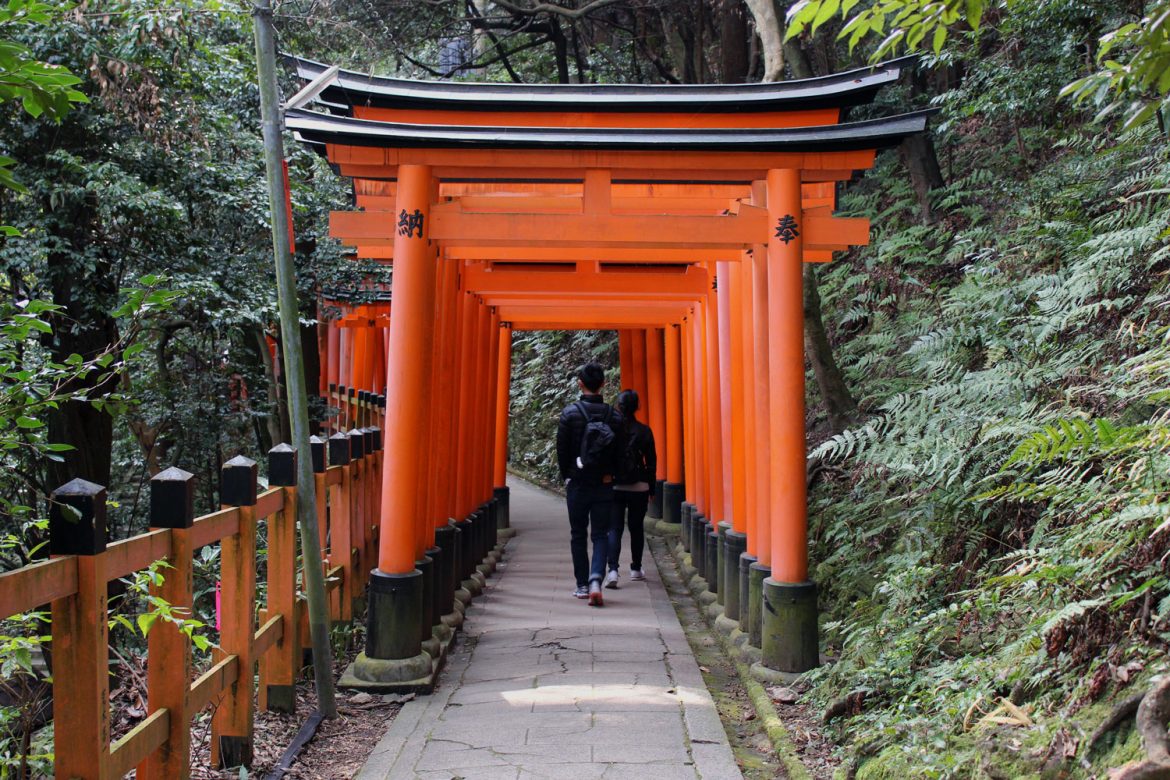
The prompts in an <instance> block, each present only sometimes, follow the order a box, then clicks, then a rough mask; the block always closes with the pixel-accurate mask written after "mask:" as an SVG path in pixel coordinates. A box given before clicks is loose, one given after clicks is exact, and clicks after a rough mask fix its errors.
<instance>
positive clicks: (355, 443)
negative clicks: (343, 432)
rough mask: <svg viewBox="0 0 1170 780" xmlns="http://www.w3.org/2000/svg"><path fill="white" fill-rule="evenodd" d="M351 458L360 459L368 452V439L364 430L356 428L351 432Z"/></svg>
mask: <svg viewBox="0 0 1170 780" xmlns="http://www.w3.org/2000/svg"><path fill="white" fill-rule="evenodd" d="M348 435H349V458H350V460H359V459H360V458H362V457H363V456H364V455H365V454H366V446H365V445H366V441H365V437H364V436H363V435H362V432H361V431H360V430H358V429H357V428H354V429H353V430H352V431H350V432H349V434H348Z"/></svg>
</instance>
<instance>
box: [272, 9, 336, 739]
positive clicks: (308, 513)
mask: <svg viewBox="0 0 1170 780" xmlns="http://www.w3.org/2000/svg"><path fill="white" fill-rule="evenodd" d="M252 19H253V23H254V27H255V31H256V65H257V77H258V80H259V82H260V123H261V127H262V129H263V133H264V163H265V168H266V170H267V179H268V202H269V205H270V206H271V208H272V253H273V259H274V260H275V262H276V291H277V296H278V304H279V309H280V335H281V342H282V343H283V345H284V385H285V388H286V389H287V391H288V414H289V419H290V421H291V423H292V438H293V440H292V445H293V446H294V447H296V450H297V521H298V523H297V524H298V525H299V526H300V531H301V560H302V561H304V570H305V590H306V591H307V595H308V597H309V635H310V638H311V641H312V643H313V680H314V683H315V684H316V687H317V709H318V711H320V713H321V714H322V715H324V716H325V717H327V718H336V717H337V702H336V701H335V697H334V693H333V657H332V652H331V649H330V646H329V605H328V602H327V601H326V599H325V574H324V572H323V571H322V569H321V564H320V561H321V543H320V541H319V540H320V537H319V536H318V532H317V497H316V483H315V481H314V479H313V458H312V450H311V448H310V446H309V400H308V392H307V391H306V389H305V368H304V358H303V356H302V354H301V325H300V316H299V309H298V306H297V283H296V275H295V272H294V270H293V255H292V252H293V248H292V246H291V245H290V241H289V233H290V230H289V226H290V225H291V220H292V215H291V214H289V213H288V201H286V200H285V195H284V140H283V138H282V137H281V118H280V103H279V100H278V97H277V88H276V44H275V40H274V35H273V32H272V4H271V0H255V5H254V6H253V8H252ZM286 630H288V631H290V632H291V631H295V630H296V627H295V626H288V627H286Z"/></svg>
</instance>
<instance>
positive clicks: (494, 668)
mask: <svg viewBox="0 0 1170 780" xmlns="http://www.w3.org/2000/svg"><path fill="white" fill-rule="evenodd" d="M509 482H510V487H511V489H512V494H511V524H512V527H513V528H514V529H516V536H515V538H513V539H512V540H511V541H510V542H509V543H508V546H507V548H506V550H505V554H504V558H503V560H502V561H501V564H500V566H499V569H498V570H497V572H496V576H495V577H494V578H493V579H492V580H491V581H489V583H488V586H487V588H486V589H485V590H484V593H483V595H482V596H481V597H480V598H479V599H477V600H476V601H475V602H473V604H472V605H471V606H470V607H469V609H468V611H467V615H466V617H467V622H466V623H465V624H464V627H463V629H464V633H463V634H462V635H461V636H460V637H459V638H458V639H457V641H456V645H455V647H454V651H453V652H452V654H451V656H450V659H449V661H448V666H447V669H446V670H445V671H444V672H443V674H442V676H441V678H440V681H439V685H438V687H437V689H436V690H435V693H434V694H433V695H431V696H428V697H423V698H420V699H416V700H414V701H411V702H409V703H407V704H406V705H405V706H404V707H403V708H402V711H401V712H399V713H398V716H397V717H396V718H395V720H394V722H393V723H392V724H391V727H390V729H389V731H387V733H386V735H385V736H384V737H383V738H382V739H381V740H380V741H379V742H378V744H377V745H376V746H375V747H374V750H373V752H372V753H371V755H370V757H369V759H368V760H367V762H366V765H365V766H364V767H363V769H362V771H361V772H360V773H359V774H358V778H360V779H361V780H375V779H377V780H381V779H382V778H390V779H392V780H400V779H401V780H406V779H407V778H424V779H425V780H454V778H466V780H496V779H497V778H514V779H516V780H519V779H520V778H566V779H574V778H583V779H591V778H606V779H608V778H631V779H632V780H634V779H636V780H651V779H652V780H671V779H672V778H702V779H703V780H723V778H740V777H742V775H741V773H740V771H739V768H738V767H737V766H736V762H735V758H734V755H733V754H732V750H731V747H730V745H729V743H728V740H727V735H726V733H725V732H724V729H723V724H722V723H721V721H720V719H719V714H718V711H717V709H716V707H715V703H714V701H713V700H712V698H711V695H710V694H709V693H708V691H707V689H706V687H705V686H704V683H703V677H702V673H701V672H700V670H699V666H698V663H697V662H696V661H695V658H694V655H693V654H692V652H691V649H690V646H689V645H688V643H687V640H686V636H685V634H684V632H683V628H682V626H681V625H680V623H679V621H678V618H677V616H676V615H675V611H674V607H673V606H672V604H671V602H670V599H669V597H668V596H667V594H666V591H665V590H664V589H663V586H662V581H661V577H660V575H659V572H658V569H657V567H656V566H655V563H654V559H653V557H652V556H651V555H650V551H649V550H647V551H646V554H645V556H644V560H643V569H644V571H645V573H646V581H645V582H630V581H629V579H628V576H627V574H628V572H627V571H626V570H623V572H622V580H621V583H620V588H619V589H617V590H606V591H605V598H606V606H605V607H604V608H601V609H597V608H591V607H588V606H587V605H586V604H585V602H584V601H581V600H578V599H575V598H573V597H572V595H571V593H572V590H573V588H574V586H575V583H574V581H573V574H572V565H571V563H570V559H569V549H568V538H569V533H568V519H567V516H566V513H565V506H564V501H563V499H560V498H559V497H557V496H555V495H554V494H552V493H549V492H547V491H544V490H540V489H538V488H536V487H534V486H532V485H530V484H528V483H526V482H522V481H519V480H517V479H515V478H511V479H510V480H509ZM628 541H629V540H628V537H627V538H626V539H625V542H626V553H625V559H626V560H628Z"/></svg>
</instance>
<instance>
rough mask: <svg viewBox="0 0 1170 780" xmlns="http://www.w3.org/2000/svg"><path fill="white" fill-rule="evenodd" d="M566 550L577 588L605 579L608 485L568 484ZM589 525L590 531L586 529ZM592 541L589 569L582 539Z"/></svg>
mask: <svg viewBox="0 0 1170 780" xmlns="http://www.w3.org/2000/svg"><path fill="white" fill-rule="evenodd" d="M568 505H569V550H570V552H572V554H573V575H574V576H575V577H576V578H577V586H578V587H581V586H583V585H588V584H589V582H590V581H591V580H600V579H601V578H602V577H604V576H605V559H606V555H607V552H608V548H609V524H610V521H611V519H612V517H613V486H612V485H580V486H578V485H576V484H574V483H573V482H570V483H569V487H568ZM591 524H592V528H590V525H591ZM587 532H588V534H589V538H591V539H592V540H593V565H592V566H590V564H589V553H588V551H587V550H586V549H585V535H586V533H587Z"/></svg>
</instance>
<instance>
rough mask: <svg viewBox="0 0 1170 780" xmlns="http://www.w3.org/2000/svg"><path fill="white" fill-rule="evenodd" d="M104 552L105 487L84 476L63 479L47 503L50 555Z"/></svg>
mask: <svg viewBox="0 0 1170 780" xmlns="http://www.w3.org/2000/svg"><path fill="white" fill-rule="evenodd" d="M105 551H106V489H105V488H104V487H102V486H101V485H95V484H94V483H93V482H88V481H86V480H84V479H74V480H71V481H69V482H66V483H65V484H64V485H62V486H61V487H59V488H57V489H56V490H54V491H53V493H52V500H51V501H50V503H49V554H50V555H97V554H98V553H103V552H105Z"/></svg>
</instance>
